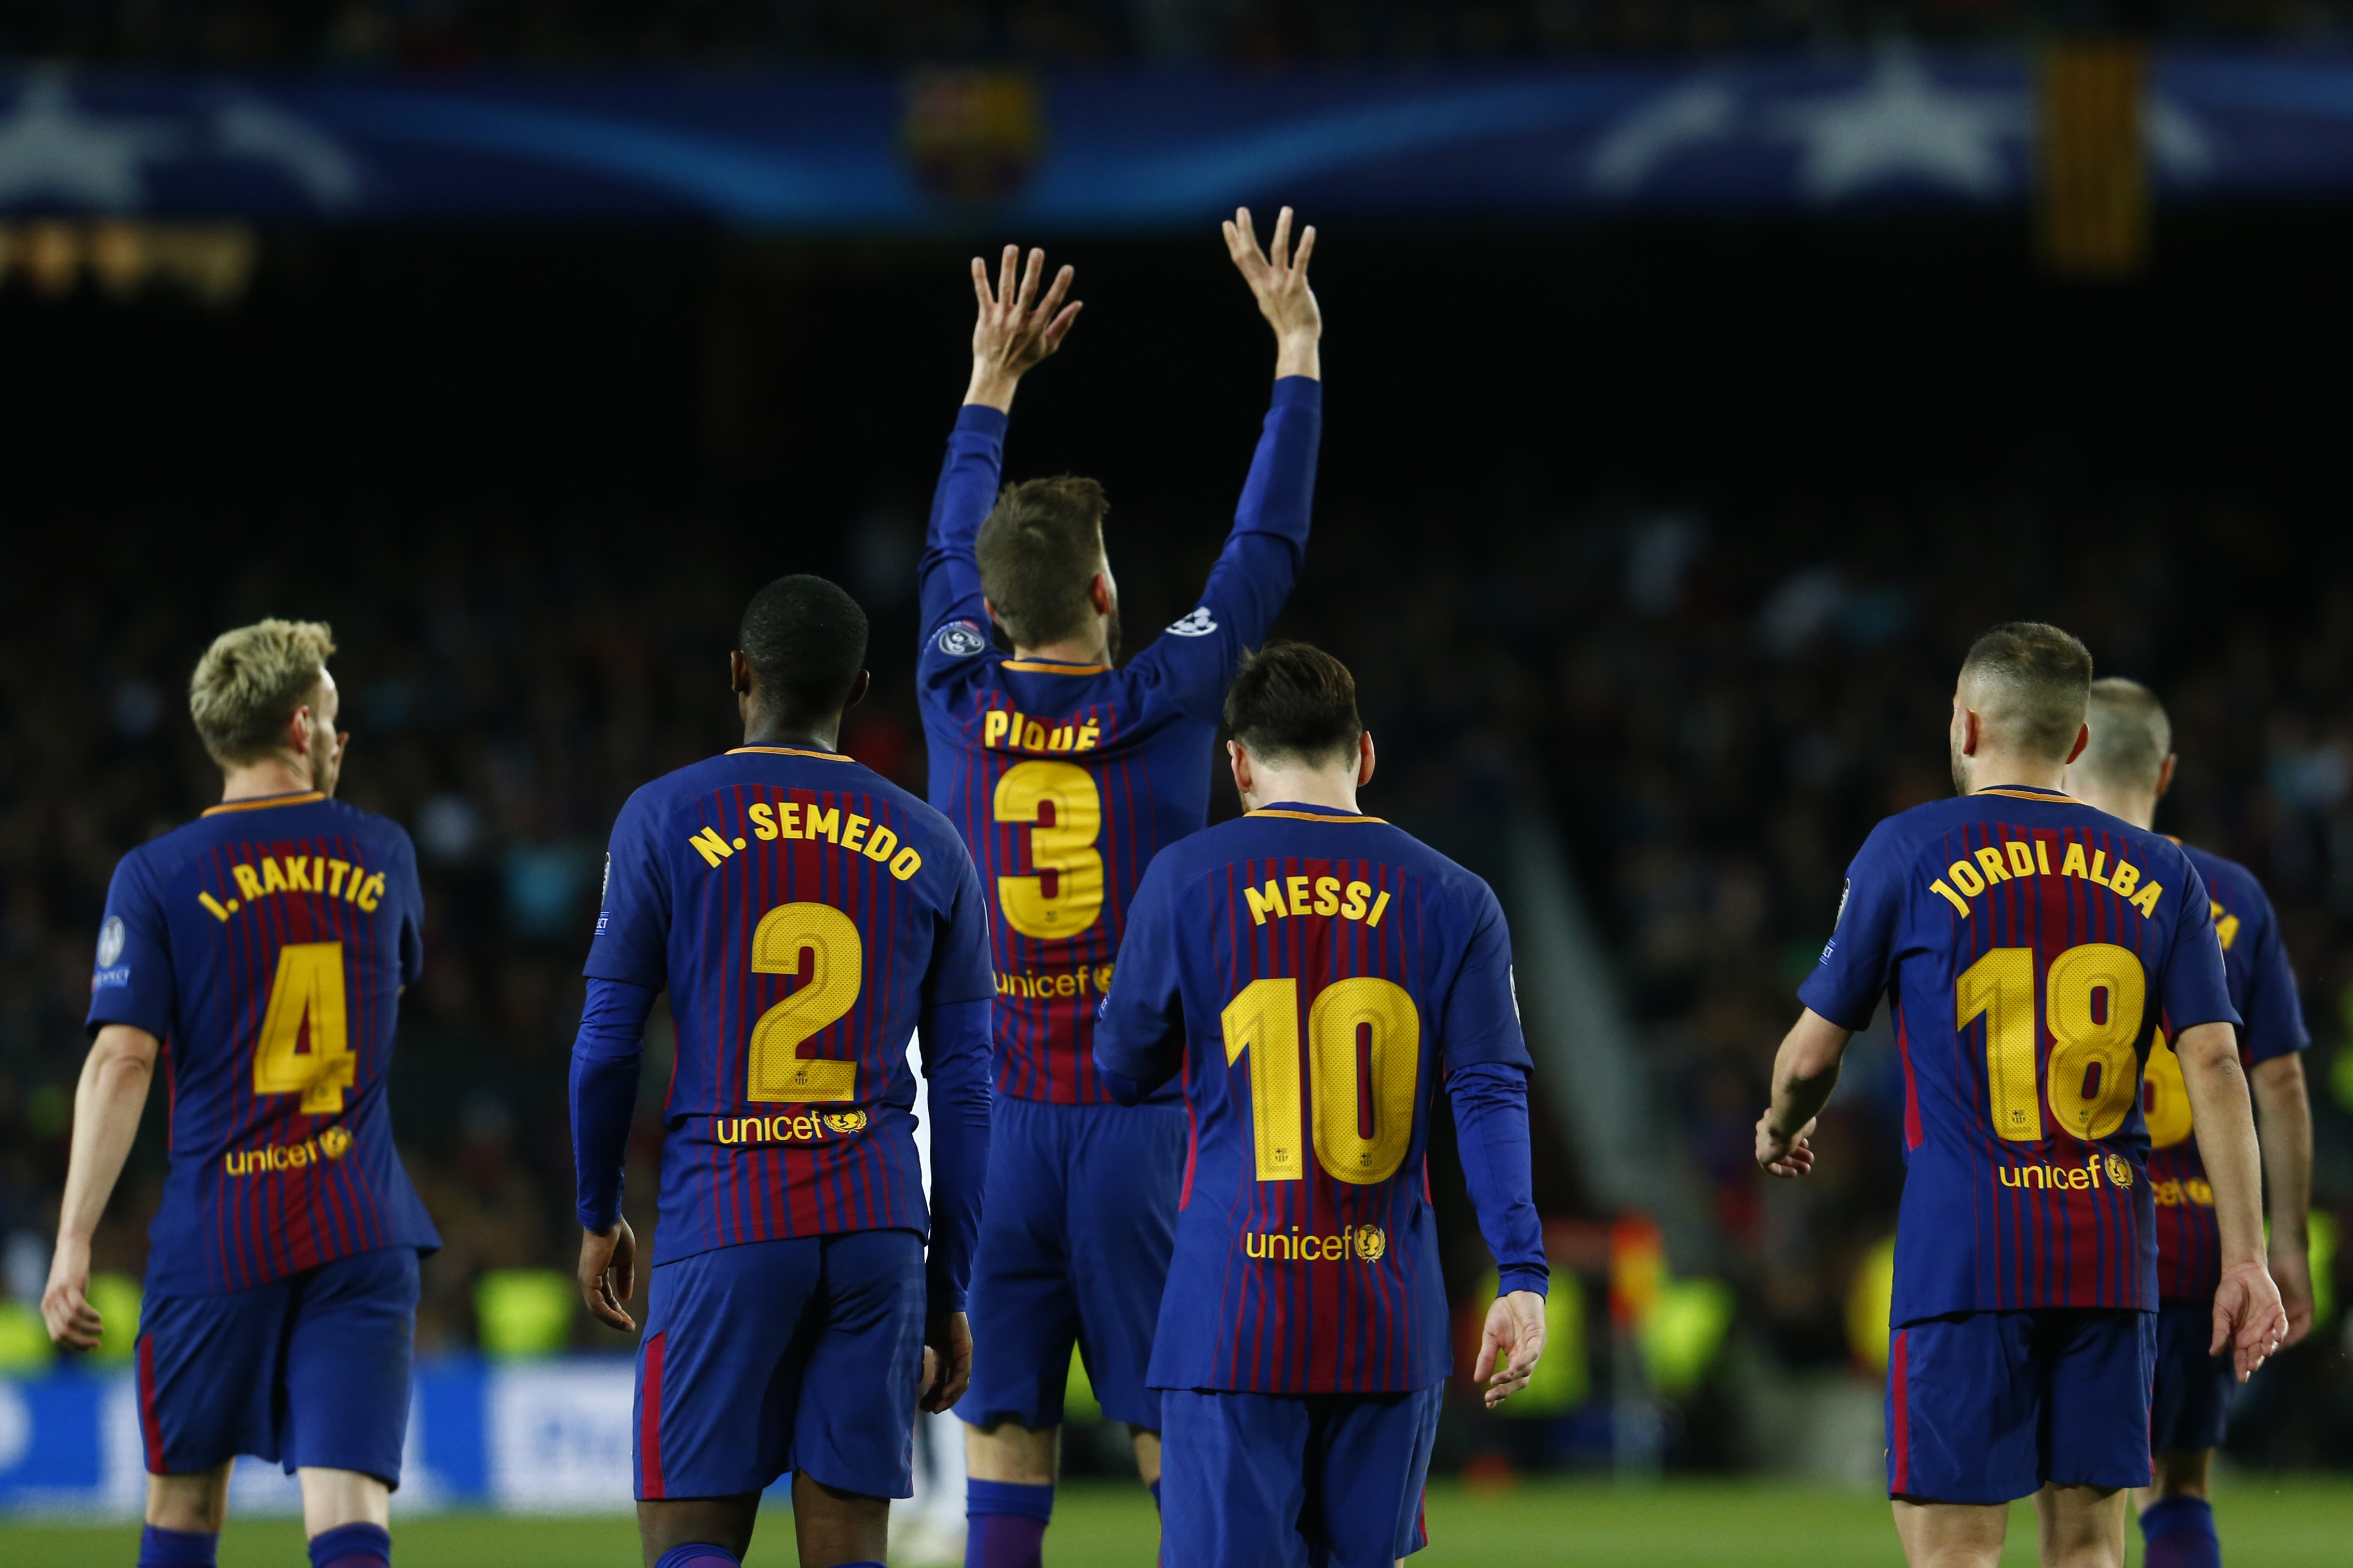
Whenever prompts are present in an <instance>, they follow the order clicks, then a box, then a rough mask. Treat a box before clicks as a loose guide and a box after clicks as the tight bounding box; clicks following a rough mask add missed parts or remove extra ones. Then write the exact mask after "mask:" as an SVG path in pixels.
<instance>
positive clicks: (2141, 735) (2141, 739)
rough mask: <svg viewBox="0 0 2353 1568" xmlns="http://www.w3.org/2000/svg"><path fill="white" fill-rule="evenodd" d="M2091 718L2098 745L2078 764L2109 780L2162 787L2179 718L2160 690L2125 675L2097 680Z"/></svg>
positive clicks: (2118, 782)
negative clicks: (2175, 720)
mask: <svg viewBox="0 0 2353 1568" xmlns="http://www.w3.org/2000/svg"><path fill="white" fill-rule="evenodd" d="M2088 722H2089V723H2090V724H2091V726H2092V743H2091V744H2090V745H2088V746H2086V747H2084V754H2083V755H2082V756H2080V757H2078V758H2076V759H2075V765H2076V766H2077V767H2079V768H2082V769H2084V770H2085V771H2086V772H2088V773H2091V774H2092V775H2093V776H2094V777H2095V778H2098V779H2100V780H2102V781H2104V782H2105V783H2108V784H2126V785H2130V786H2132V787H2134V788H2137V789H2154V788H2156V787H2157V775H2158V773H2162V772H2163V771H2164V770H2165V759H2166V756H2167V754H2168V752H2171V751H2172V750H2173V721H2172V720H2170V719H2168V718H2167V717H2166V714H2165V704H2164V703H2162V702H2159V701H2158V700H2157V693H2156V692H2154V691H2151V690H2150V689H2148V688H2147V687H2146V686H2143V685H2142V684H2141V683H2140V682H2139V681H2137V680H2126V679H2125V678H2124V677H2123V676H2121V675H2111V676H2109V677H2108V678H2107V679H2105V680H2094V682H2092V707H2091V712H2090V715H2089V719H2088Z"/></svg>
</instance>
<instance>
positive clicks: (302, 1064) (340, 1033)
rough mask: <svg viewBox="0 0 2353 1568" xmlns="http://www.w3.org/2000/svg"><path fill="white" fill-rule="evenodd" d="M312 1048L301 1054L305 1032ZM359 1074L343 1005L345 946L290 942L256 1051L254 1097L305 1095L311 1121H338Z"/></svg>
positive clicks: (281, 958) (280, 961) (271, 988)
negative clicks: (337, 1115)
mask: <svg viewBox="0 0 2353 1568" xmlns="http://www.w3.org/2000/svg"><path fill="white" fill-rule="evenodd" d="M305 1024H307V1025H309V1026H310V1030H309V1033H310V1037H311V1048H310V1049H309V1050H307V1051H305V1050H303V1049H301V1044H302V1036H303V1032H304V1031H303V1026H304V1025H305ZM358 1072H359V1058H357V1057H354V1056H353V1055H352V1047H351V1031H350V1027H349V1025H348V1022H347V1020H346V1017H345V1014H344V1005H343V943H342V942H289V943H288V944H287V945H285V946H284V947H281V948H280V949H279V950H278V974H277V977H276V978H275V979H273V980H272V981H271V982H270V984H269V1006H268V1007H267V1008H266V1009H264V1010H263V1012H262V1015H261V1037H260V1038H259V1039H258V1040H256V1041H255V1042H254V1046H253V1092H254V1093H256V1094H299V1095H301V1097H302V1112H303V1114H304V1115H306V1116H332V1115H333V1114H335V1113H336V1112H337V1111H339V1110H343V1091H344V1090H345V1089H349V1088H351V1087H352V1084H353V1080H354V1079H356V1078H357V1076H358Z"/></svg>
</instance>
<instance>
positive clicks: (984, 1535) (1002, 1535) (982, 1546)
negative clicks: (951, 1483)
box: [964, 1480, 1054, 1568]
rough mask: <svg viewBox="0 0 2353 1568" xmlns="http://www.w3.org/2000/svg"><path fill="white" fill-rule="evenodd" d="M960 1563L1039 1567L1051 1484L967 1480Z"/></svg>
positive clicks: (981, 1567)
mask: <svg viewBox="0 0 2353 1568" xmlns="http://www.w3.org/2000/svg"><path fill="white" fill-rule="evenodd" d="M964 1499H965V1504H964V1511H965V1519H966V1520H967V1521H969V1528H968V1529H967V1530H966V1531H965V1541H964V1568H1042V1564H1043V1563H1044V1561H1045V1550H1046V1521H1049V1520H1050V1519H1052V1518H1053V1517H1054V1489H1053V1488H1052V1487H1030V1486H1024V1485H1022V1484H1021V1483H1020V1482H1019V1481H978V1480H974V1481H966V1482H965V1491H964Z"/></svg>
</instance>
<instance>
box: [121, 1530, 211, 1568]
mask: <svg viewBox="0 0 2353 1568" xmlns="http://www.w3.org/2000/svg"><path fill="white" fill-rule="evenodd" d="M219 1545H220V1537H219V1536H217V1535H216V1534H213V1533H211V1532H210V1531H202V1530H165V1529H164V1527H163V1526H162V1525H160V1524H151V1525H149V1526H148V1527H147V1528H146V1529H145V1530H142V1531H140V1532H139V1568H213V1551H214V1549H215V1548H216V1547H217V1546H219Z"/></svg>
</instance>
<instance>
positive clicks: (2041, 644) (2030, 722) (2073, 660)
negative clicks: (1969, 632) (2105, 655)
mask: <svg viewBox="0 0 2353 1568" xmlns="http://www.w3.org/2000/svg"><path fill="white" fill-rule="evenodd" d="M1961 688H1962V690H1963V692H1964V693H1965V694H1966V695H1965V697H1964V700H1966V701H1967V702H1968V705H1969V707H1971V708H1972V709H1974V710H1976V711H1977V713H1978V717H1979V718H1980V719H1981V720H1982V721H1984V723H1985V726H1986V728H1987V730H1988V731H1990V734H1991V738H1992V740H1993V741H1994V742H1995V743H1997V744H1999V745H2001V746H2004V747H2013V748H2015V749H2017V750H2019V751H2021V752H2026V753H2027V754H2028V755H2030V756H2035V757H2046V758H2048V759H2050V760H2051V761H2052V762H2058V763H2063V762H2065V761H2066V760H2067V753H2068V752H2069V751H2070V750H2072V749H2073V746H2074V744H2075V735H2076V732H2077V731H2080V730H2081V729H2082V728H2083V727H2084V709H2085V707H2086V705H2087V704H2088V703H2089V702H2090V700H2091V690H2092V650H2091V649H2089V648H2087V647H2084V645H2083V643H2082V642H2081V641H2080V640H2078V639H2077V638H2076V637H2074V635H2073V634H2072V633H2069V632H2063V631H2061V630H2060V629H2059V628H2058V627H2057V626H2045V625H2043V624H2042V622H2041V621H2007V622H2004V623H2003V624H2002V625H2000V626H1996V627H1994V628H1993V629H1992V630H1991V631H1989V632H1988V633H1986V634H1985V636H1983V637H1979V638H1978V640H1977V641H1976V642H1974V643H1972V644H1970V645H1969V657H1968V658H1966V659H1964V660H1962V661H1961Z"/></svg>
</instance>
